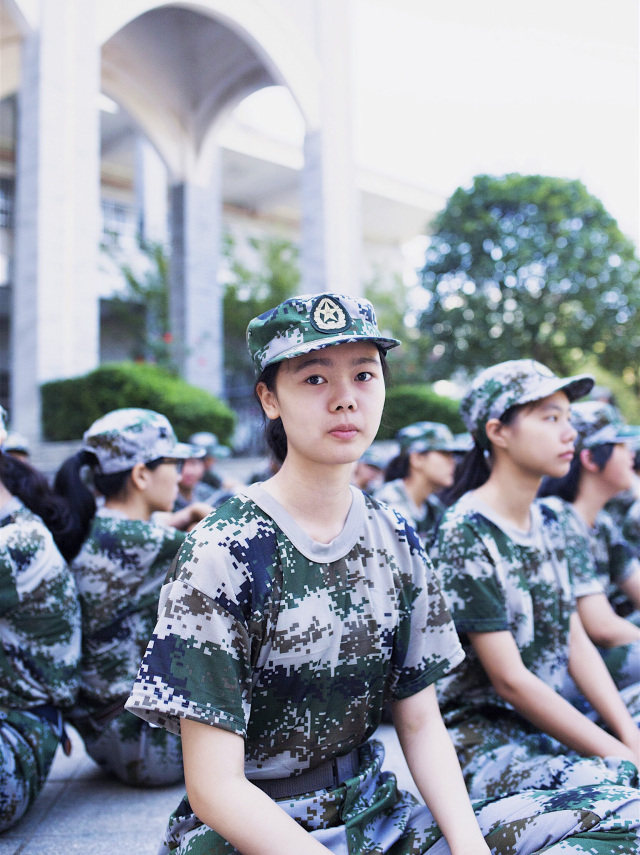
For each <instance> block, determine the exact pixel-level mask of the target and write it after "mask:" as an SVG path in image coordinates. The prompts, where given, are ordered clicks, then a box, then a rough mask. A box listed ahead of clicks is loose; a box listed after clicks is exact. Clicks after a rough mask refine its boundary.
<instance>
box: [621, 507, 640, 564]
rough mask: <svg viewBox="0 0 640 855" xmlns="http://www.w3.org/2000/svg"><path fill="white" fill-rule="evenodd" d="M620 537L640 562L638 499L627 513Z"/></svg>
mask: <svg viewBox="0 0 640 855" xmlns="http://www.w3.org/2000/svg"><path fill="white" fill-rule="evenodd" d="M622 536H623V537H624V539H625V540H626V541H627V543H628V544H629V545H630V547H631V550H632V552H633V554H634V556H635V557H636V558H637V559H638V560H639V561H640V499H636V500H635V502H634V503H633V504H632V505H631V507H630V508H629V510H628V511H627V514H626V516H625V519H624V523H623V525H622Z"/></svg>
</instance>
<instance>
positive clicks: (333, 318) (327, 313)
mask: <svg viewBox="0 0 640 855" xmlns="http://www.w3.org/2000/svg"><path fill="white" fill-rule="evenodd" d="M349 321H350V318H349V315H348V314H347V312H346V311H345V309H343V307H342V306H341V305H340V303H339V302H338V301H337V300H335V299H334V298H333V297H327V296H325V297H321V298H320V299H319V300H318V302H317V303H316V304H315V306H314V307H313V309H312V311H311V323H312V324H313V326H314V327H315V328H316V329H317V330H318V331H319V332H342V331H343V330H345V329H346V328H347V327H348V326H349Z"/></svg>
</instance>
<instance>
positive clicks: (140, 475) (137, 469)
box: [129, 463, 151, 492]
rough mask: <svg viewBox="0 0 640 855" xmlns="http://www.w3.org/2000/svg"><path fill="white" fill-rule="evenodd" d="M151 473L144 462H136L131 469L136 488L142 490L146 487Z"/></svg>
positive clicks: (131, 476)
mask: <svg viewBox="0 0 640 855" xmlns="http://www.w3.org/2000/svg"><path fill="white" fill-rule="evenodd" d="M150 473H151V470H150V469H147V467H146V466H145V465H144V463H136V465H135V466H134V467H133V469H132V470H131V475H130V476H129V477H130V479H131V483H132V484H133V486H134V487H135V489H136V490H139V491H140V492H142V491H143V490H145V489H146V487H147V485H148V483H149V475H150Z"/></svg>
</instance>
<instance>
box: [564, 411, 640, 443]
mask: <svg viewBox="0 0 640 855" xmlns="http://www.w3.org/2000/svg"><path fill="white" fill-rule="evenodd" d="M571 422H572V424H573V426H574V427H575V429H576V430H577V431H578V438H577V440H576V446H577V447H578V448H595V447H596V446H597V445H604V444H605V443H608V442H612V443H618V442H631V443H633V444H634V445H635V443H636V442H640V426H638V425H627V424H625V423H624V421H623V420H622V417H621V416H620V413H619V412H618V410H617V409H616V408H615V407H613V406H611V404H606V403H603V402H602V401H581V402H580V403H579V404H573V406H572V407H571Z"/></svg>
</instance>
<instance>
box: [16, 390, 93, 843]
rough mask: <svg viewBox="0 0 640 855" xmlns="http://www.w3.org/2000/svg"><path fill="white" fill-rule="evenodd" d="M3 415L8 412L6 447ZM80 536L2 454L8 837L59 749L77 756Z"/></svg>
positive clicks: (24, 470)
mask: <svg viewBox="0 0 640 855" xmlns="http://www.w3.org/2000/svg"><path fill="white" fill-rule="evenodd" d="M3 417H4V412H3V410H2V408H1V407H0V446H2V442H3V439H4V419H3ZM45 523H46V524H45ZM73 535H74V524H73V520H72V516H71V514H70V513H69V510H68V509H67V508H66V506H65V504H64V503H63V501H62V499H60V497H58V496H56V495H55V494H53V493H52V491H51V488H50V487H49V485H48V483H47V481H46V479H45V478H44V476H42V475H40V474H39V473H37V472H36V471H35V470H34V469H32V468H31V467H30V466H29V465H27V464H25V463H22V462H21V461H19V460H17V459H14V458H12V457H10V456H9V455H7V454H5V453H4V452H3V451H2V449H1V448H0V639H1V641H2V647H1V648H0V831H5V830H6V829H7V828H10V827H11V826H12V825H14V824H15V823H16V822H17V821H18V820H19V819H20V818H21V817H22V816H23V815H24V814H25V812H26V811H27V810H28V808H29V807H30V806H31V804H32V803H33V802H34V800H35V799H36V797H37V795H38V794H39V793H40V791H41V789H42V787H43V786H44V783H45V781H46V778H47V775H48V774H49V770H50V768H51V764H52V762H53V758H54V755H55V753H56V749H57V747H58V744H59V743H60V742H62V743H63V745H64V748H65V751H66V752H67V753H68V752H69V750H70V745H69V743H68V740H67V739H66V735H65V733H64V727H63V719H62V715H63V713H65V712H66V711H68V710H69V708H70V707H71V706H72V704H73V702H74V700H75V697H76V692H77V689H78V681H79V676H80V672H79V660H80V606H79V603H78V594H77V591H76V587H75V584H74V581H73V576H72V575H71V572H70V570H69V567H68V565H67V562H66V560H65V558H70V557H71V556H72V554H73V551H74V549H73V545H72V544H73V542H75V539H74V536H73ZM70 544H71V545H70ZM60 550H62V551H64V554H65V557H63V555H62V554H61V551H60Z"/></svg>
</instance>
